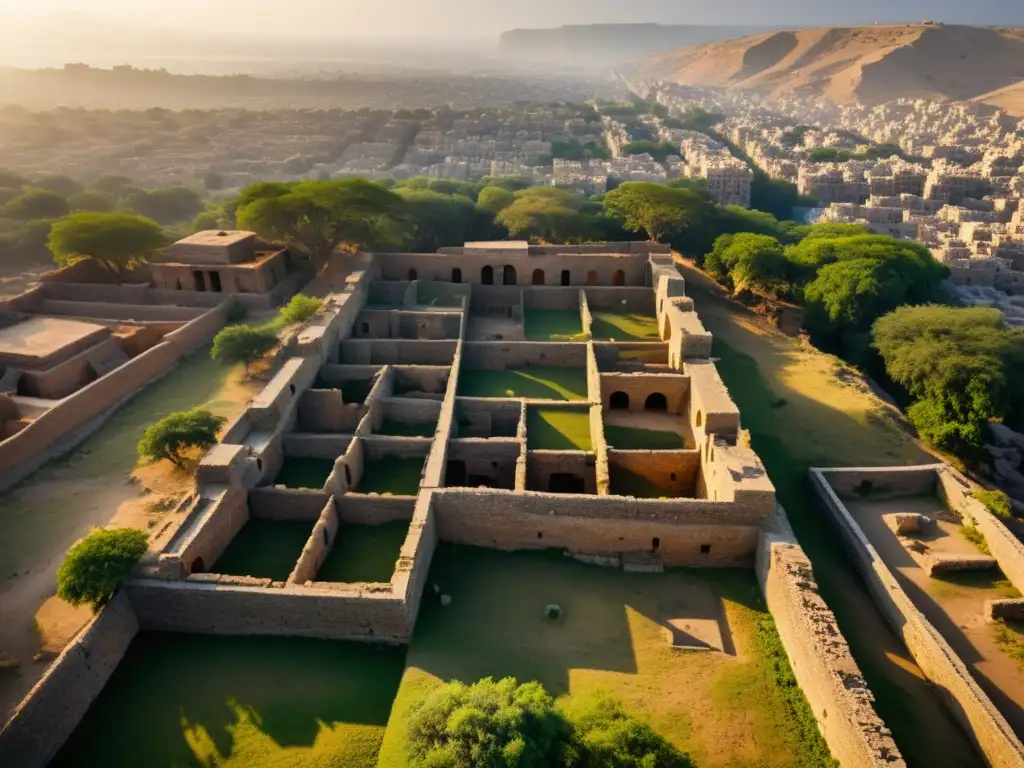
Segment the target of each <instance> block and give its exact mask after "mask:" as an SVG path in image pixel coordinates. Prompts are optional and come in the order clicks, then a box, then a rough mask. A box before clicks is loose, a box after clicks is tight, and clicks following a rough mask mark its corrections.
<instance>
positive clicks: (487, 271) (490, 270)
mask: <svg viewBox="0 0 1024 768" xmlns="http://www.w3.org/2000/svg"><path fill="white" fill-rule="evenodd" d="M480 284H481V285H494V267H492V266H486V267H484V268H483V269H481V270H480Z"/></svg>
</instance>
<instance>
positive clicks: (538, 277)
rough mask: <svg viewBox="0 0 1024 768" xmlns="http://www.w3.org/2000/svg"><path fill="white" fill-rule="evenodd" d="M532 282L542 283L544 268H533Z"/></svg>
mask: <svg viewBox="0 0 1024 768" xmlns="http://www.w3.org/2000/svg"><path fill="white" fill-rule="evenodd" d="M533 284H534V285H544V270H543V269H535V270H533Z"/></svg>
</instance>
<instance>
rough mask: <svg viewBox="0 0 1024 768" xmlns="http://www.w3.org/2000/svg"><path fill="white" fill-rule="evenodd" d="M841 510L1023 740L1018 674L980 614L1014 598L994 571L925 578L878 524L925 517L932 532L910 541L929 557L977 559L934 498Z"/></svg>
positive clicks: (1023, 692)
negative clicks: (989, 604)
mask: <svg viewBox="0 0 1024 768" xmlns="http://www.w3.org/2000/svg"><path fill="white" fill-rule="evenodd" d="M846 507H847V509H849V510H850V513H851V514H852V515H853V517H854V518H855V519H856V520H857V524H858V525H860V527H861V530H862V531H864V534H865V535H866V536H867V537H868V539H869V540H870V541H871V543H872V545H874V547H875V549H876V550H877V551H878V553H879V555H880V556H881V557H882V560H883V561H884V562H885V564H886V565H887V566H889V568H890V569H891V570H892V571H893V573H894V574H895V575H896V579H897V580H898V581H899V582H900V585H901V586H902V587H903V589H904V591H905V592H906V593H907V595H908V596H909V597H910V599H911V600H913V601H914V605H916V606H917V608H918V610H920V611H921V612H922V613H923V614H924V615H925V616H926V617H927V618H928V620H929V621H930V622H931V623H932V625H933V626H935V628H936V629H938V630H939V632H941V633H942V636H943V637H944V638H946V642H948V643H949V644H950V645H951V646H952V647H953V650H955V651H956V653H957V655H958V656H960V658H961V659H963V661H964V663H965V664H966V665H967V668H968V669H970V670H971V672H972V674H973V675H974V678H975V679H976V680H977V681H978V685H980V686H981V687H982V689H983V690H984V691H985V693H986V694H988V696H989V698H991V699H992V703H993V704H995V705H996V707H998V708H999V711H1000V712H1002V713H1003V716H1004V717H1005V718H1006V719H1007V721H1008V722H1009V723H1010V725H1011V727H1012V728H1013V729H1014V731H1016V732H1017V735H1018V736H1021V735H1024V668H1022V667H1021V665H1020V663H1019V662H1018V661H1017V660H1015V659H1013V658H1011V657H1010V656H1009V655H1008V654H1007V653H1006V652H1005V651H1004V650H1003V648H1001V647H1000V646H999V644H998V643H997V642H996V635H995V631H994V628H993V625H991V624H989V623H988V622H987V621H985V617H984V613H983V612H984V608H985V601H986V600H996V599H999V598H1003V597H1008V596H1015V595H1016V591H1015V590H1014V589H1013V587H1011V586H1009V585H1008V582H1006V581H1005V580H1004V579H1003V577H1002V574H1001V573H1000V572H999V570H998V569H992V570H991V571H986V572H976V573H965V574H962V575H960V576H956V575H951V576H950V577H949V578H942V579H936V578H932V577H930V576H929V575H928V573H927V572H926V571H925V570H924V569H923V568H922V567H921V565H920V564H919V561H918V558H917V557H915V556H912V555H911V554H910V553H909V552H908V551H907V549H906V546H905V545H904V543H903V542H902V541H901V540H900V539H899V537H897V536H896V534H894V533H893V532H892V531H891V530H890V529H889V528H888V527H887V526H886V525H885V523H884V521H883V520H882V516H883V515H889V514H894V513H898V512H918V513H920V514H922V515H927V516H928V517H930V518H932V519H933V520H936V528H935V531H934V532H931V533H929V534H926V535H923V536H915V537H913V540H914V541H921V542H922V543H924V544H925V546H927V547H928V551H929V552H931V553H934V554H945V555H978V554H979V551H978V549H977V547H976V546H975V545H974V544H972V543H971V542H969V541H968V540H967V539H965V538H964V537H963V535H962V533H961V528H962V526H961V525H960V524H959V523H956V522H952V521H951V519H950V518H949V514H948V512H947V511H946V509H945V507H944V506H943V504H942V502H941V501H940V500H939V499H937V498H927V497H915V498H895V499H893V498H889V499H885V498H881V499H872V498H870V497H869V498H866V499H848V500H846ZM939 515H943V516H945V518H946V519H939V518H938V516H939ZM907 541H910V540H909V539H908V540H907Z"/></svg>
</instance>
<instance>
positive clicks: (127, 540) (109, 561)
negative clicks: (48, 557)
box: [57, 528, 148, 611]
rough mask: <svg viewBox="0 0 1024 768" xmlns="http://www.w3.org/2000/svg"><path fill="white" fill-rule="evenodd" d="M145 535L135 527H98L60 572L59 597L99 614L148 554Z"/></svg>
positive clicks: (78, 544)
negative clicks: (89, 608) (90, 608)
mask: <svg viewBox="0 0 1024 768" xmlns="http://www.w3.org/2000/svg"><path fill="white" fill-rule="evenodd" d="M147 540H148V537H147V536H146V534H145V533H143V532H142V531H140V530H137V529H135V528H114V529H110V528H96V529H93V530H92V531H91V532H90V533H89V534H88V535H87V536H86V537H85V538H84V539H81V540H80V541H78V542H76V543H75V544H74V545H72V547H71V549H69V550H68V553H67V555H65V556H64V561H63V562H62V563H61V564H60V567H59V568H58V569H57V596H58V597H59V598H61V600H65V601H67V602H69V603H71V605H83V604H88V605H91V606H92V608H93V610H94V611H98V610H99V609H100V608H102V607H103V606H104V605H106V604H107V603H108V602H109V601H110V599H111V598H112V597H113V596H114V593H115V592H116V591H117V587H118V585H120V583H121V581H122V580H123V579H124V578H125V577H126V576H127V575H128V574H129V573H131V571H132V569H133V568H134V567H135V566H136V565H137V564H138V562H139V560H141V559H142V556H143V555H144V554H146V546H147V544H146V542H147Z"/></svg>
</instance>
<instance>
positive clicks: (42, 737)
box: [0, 591, 139, 768]
mask: <svg viewBox="0 0 1024 768" xmlns="http://www.w3.org/2000/svg"><path fill="white" fill-rule="evenodd" d="M138 631H139V625H138V622H137V621H136V618H135V613H134V612H133V611H132V606H131V603H130V602H129V601H128V597H127V596H126V595H125V593H124V592H123V591H122V592H118V593H117V594H116V595H114V598H113V600H111V601H110V602H109V603H108V604H107V605H106V607H105V608H104V609H103V610H102V611H100V613H99V614H98V615H96V616H95V617H94V618H93V619H92V621H91V622H89V624H88V625H86V627H85V629H83V630H82V631H81V632H79V633H78V635H77V636H76V637H75V639H74V640H72V641H71V643H69V644H68V646H67V647H66V648H65V649H64V650H63V652H61V654H60V656H58V657H57V658H56V659H55V660H54V662H53V663H52V664H51V665H50V668H49V669H48V670H47V671H46V673H45V674H44V675H43V677H42V679H41V680H40V681H39V682H38V683H36V685H35V686H34V687H33V688H32V690H31V691H30V692H29V694H28V696H26V697H25V699H24V700H22V702H21V704H20V705H19V706H18V708H17V709H16V710H15V711H14V714H13V715H11V718H10V720H8V722H7V724H6V725H5V726H4V729H3V731H0V765H2V766H4V768H43V766H45V765H46V764H47V763H48V762H49V761H50V760H51V759H52V758H53V756H54V755H55V754H56V753H57V751H58V750H59V749H60V748H61V746H62V745H63V744H64V742H65V741H66V740H67V738H68V737H69V736H70V735H71V733H72V732H73V731H74V730H75V728H76V727H77V726H78V724H79V723H80V722H81V720H82V718H83V717H84V716H85V713H86V711H87V710H88V709H89V706H90V705H91V704H92V702H93V701H95V699H96V697H97V696H99V694H100V691H102V690H103V686H104V685H106V683H107V680H109V679H110V676H111V675H112V674H113V673H114V669H115V668H116V667H117V665H118V663H119V662H120V661H121V659H122V658H123V657H124V654H125V652H126V651H127V650H128V646H129V645H131V642H132V639H134V637H135V635H136V634H137V633H138Z"/></svg>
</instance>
